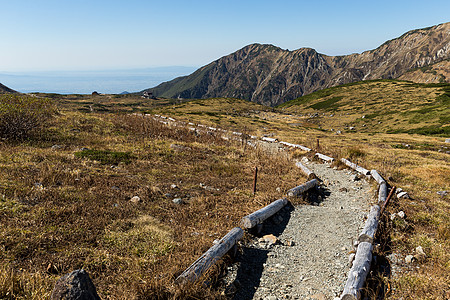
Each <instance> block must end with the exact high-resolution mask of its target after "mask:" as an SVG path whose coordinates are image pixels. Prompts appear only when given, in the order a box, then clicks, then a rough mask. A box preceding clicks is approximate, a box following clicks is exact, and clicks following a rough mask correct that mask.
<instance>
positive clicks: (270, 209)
mask: <svg viewBox="0 0 450 300" xmlns="http://www.w3.org/2000/svg"><path fill="white" fill-rule="evenodd" d="M287 203H288V200H287V199H286V198H283V199H278V200H277V201H274V202H272V203H271V204H269V205H267V206H265V207H263V208H261V209H260V210H257V211H255V212H254V213H252V214H249V215H248V216H245V217H243V218H242V220H241V227H243V228H253V227H255V226H256V225H258V224H260V223H262V222H264V220H266V219H268V218H270V217H271V216H273V215H274V214H276V213H277V212H278V211H279V210H280V209H282V208H283V207H284V206H285V205H286V204H287Z"/></svg>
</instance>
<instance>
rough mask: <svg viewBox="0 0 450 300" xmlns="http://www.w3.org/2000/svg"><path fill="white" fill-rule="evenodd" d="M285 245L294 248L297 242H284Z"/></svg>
mask: <svg viewBox="0 0 450 300" xmlns="http://www.w3.org/2000/svg"><path fill="white" fill-rule="evenodd" d="M284 245H285V246H288V247H293V246H295V242H294V241H292V240H286V242H284Z"/></svg>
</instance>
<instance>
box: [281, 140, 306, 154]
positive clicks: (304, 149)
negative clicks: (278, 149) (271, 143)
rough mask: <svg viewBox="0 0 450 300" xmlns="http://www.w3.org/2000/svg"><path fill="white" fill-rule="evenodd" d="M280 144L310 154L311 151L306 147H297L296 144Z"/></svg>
mask: <svg viewBox="0 0 450 300" xmlns="http://www.w3.org/2000/svg"><path fill="white" fill-rule="evenodd" d="M280 144H282V145H285V146H288V147H293V148H300V149H301V150H303V151H306V152H310V151H311V149H309V148H308V147H305V146H302V145H298V144H291V143H288V142H280Z"/></svg>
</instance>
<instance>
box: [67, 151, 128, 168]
mask: <svg viewBox="0 0 450 300" xmlns="http://www.w3.org/2000/svg"><path fill="white" fill-rule="evenodd" d="M75 156H76V157H82V158H88V159H90V160H96V161H99V162H100V163H102V164H109V165H117V164H119V163H121V162H122V163H125V164H129V163H130V162H131V159H133V158H134V157H133V156H132V155H131V153H130V152H119V151H108V150H90V149H89V150H83V151H79V152H75Z"/></svg>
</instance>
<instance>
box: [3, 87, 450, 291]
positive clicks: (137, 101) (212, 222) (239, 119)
mask: <svg viewBox="0 0 450 300" xmlns="http://www.w3.org/2000/svg"><path fill="white" fill-rule="evenodd" d="M319 93H320V92H319ZM321 93H322V94H319V95H317V94H312V95H310V96H309V98H306V99H303V100H302V98H300V99H299V100H297V105H290V104H287V105H284V106H282V107H280V108H276V109H272V108H267V107H263V106H260V105H256V104H253V103H249V102H246V101H241V100H236V99H208V100H195V101H189V102H180V101H172V100H165V99H158V100H148V99H142V98H139V97H136V96H123V97H122V96H120V97H119V96H111V95H103V96H95V97H92V96H81V95H78V96H77V95H70V96H59V95H39V96H47V97H50V98H52V99H53V101H55V103H56V105H57V107H58V113H57V115H56V116H55V117H54V118H53V119H52V120H51V121H48V122H49V123H48V124H47V125H46V126H45V128H43V129H41V130H40V131H38V132H36V133H35V134H34V135H33V136H31V137H30V138H29V139H27V140H24V141H11V140H1V141H0V261H1V263H0V265H1V267H0V299H47V298H48V297H49V295H50V293H51V290H52V288H53V285H54V283H55V281H56V280H57V279H58V278H59V277H61V276H62V275H64V274H66V273H68V272H71V271H73V270H74V269H78V268H84V269H86V270H87V271H88V273H89V274H90V275H91V277H92V278H93V281H94V283H95V285H96V287H97V290H98V292H99V294H100V296H101V298H102V299H158V298H159V299H206V298H210V299H217V298H223V297H224V296H222V295H221V291H220V288H218V287H217V286H215V285H212V286H209V287H206V288H205V287H202V286H200V285H196V286H193V287H192V288H190V289H183V290H182V289H177V288H176V287H175V286H173V279H174V278H175V277H176V276H177V275H179V274H180V273H181V272H182V271H183V270H184V269H185V268H186V267H187V266H189V264H190V263H192V262H193V261H194V260H195V259H196V258H198V257H199V256H200V255H201V254H202V253H203V252H204V251H205V250H207V249H208V248H209V247H210V246H211V245H212V242H213V240H215V239H217V238H220V237H221V236H223V235H224V234H225V233H226V232H227V231H228V230H230V229H231V228H233V227H234V226H237V225H238V222H239V220H240V219H241V218H242V217H243V216H244V215H246V214H248V213H250V212H252V211H254V210H256V209H259V208H261V207H262V206H264V205H265V204H268V203H269V202H271V201H273V200H276V199H278V198H280V197H282V196H283V194H284V193H285V191H286V190H287V189H289V188H291V187H293V186H295V185H298V184H300V183H303V182H304V181H306V178H305V177H304V176H302V174H301V173H300V172H299V171H298V169H296V168H295V166H294V163H293V161H292V159H293V158H296V157H301V156H302V155H305V153H302V152H297V151H293V152H290V156H275V155H272V154H270V153H265V152H264V151H262V150H261V149H256V150H255V149H253V148H250V147H248V146H247V147H246V146H244V145H243V144H241V143H239V142H229V141H225V140H222V139H220V138H217V137H215V136H213V135H207V134H201V135H196V134H194V133H193V132H191V131H189V130H187V129H184V128H178V127H172V128H170V127H166V126H163V125H162V124H160V123H158V122H155V121H153V120H152V119H151V118H148V117H143V116H142V115H131V114H129V113H131V112H147V113H157V114H163V115H167V116H172V117H174V118H176V119H178V120H183V121H190V122H196V123H202V124H205V125H209V126H215V127H221V128H225V129H229V130H235V131H241V132H245V133H248V134H253V135H259V136H261V135H263V134H267V135H271V136H274V137H277V138H278V139H280V140H284V141H287V142H293V143H299V144H303V145H305V146H308V147H310V148H313V149H316V147H317V140H319V147H320V151H321V152H322V153H325V154H329V155H332V156H333V157H335V158H340V157H352V158H353V160H356V161H357V162H358V163H359V164H360V165H362V166H364V167H366V168H368V169H377V170H378V171H379V172H380V173H381V174H382V175H383V176H384V177H385V178H386V179H387V180H388V182H389V184H391V185H392V186H397V187H401V188H402V189H404V190H405V191H407V192H408V193H409V195H410V196H411V199H394V201H393V202H392V203H391V204H390V206H389V207H388V209H387V210H388V211H387V213H386V214H390V213H395V212H398V211H400V210H403V211H404V212H405V214H406V218H405V220H404V221H403V222H397V221H394V222H391V221H389V219H388V218H387V220H386V224H385V225H386V230H385V231H384V234H385V237H384V238H383V239H382V240H383V241H384V242H385V243H386V244H385V245H382V247H381V248H380V250H379V251H380V253H378V255H379V256H383V255H385V254H388V252H389V251H393V252H395V253H399V254H401V255H402V257H404V256H405V255H407V254H411V253H413V250H414V249H415V248H416V247H417V246H419V245H420V246H422V247H423V249H424V251H425V253H426V255H427V258H426V259H425V260H423V261H416V262H414V263H413V264H412V265H406V264H405V265H404V266H403V268H402V272H401V273H400V274H398V275H397V276H395V277H387V276H378V277H377V280H379V281H382V282H384V283H386V286H387V287H388V290H387V292H388V293H387V296H386V299H400V298H403V299H448V298H450V294H449V292H448V291H449V284H450V263H449V262H450V220H449V212H450V209H449V208H450V201H449V198H448V197H449V196H440V195H438V194H437V193H436V192H438V191H444V190H447V191H450V160H449V158H450V156H449V154H448V151H449V150H450V149H449V147H450V144H448V143H445V142H444V141H445V137H447V138H448V134H447V133H446V132H447V131H446V130H447V129H445V127H448V125H449V122H448V115H449V114H448V112H449V108H448V102H445V99H444V98H443V95H444V96H445V93H446V92H445V90H443V88H442V86H424V85H416V84H409V83H406V82H396V81H378V82H368V83H364V84H359V85H349V86H343V87H341V88H334V89H332V90H331V91H327V90H325V91H321ZM0 97H1V96H0ZM306 97H308V96H306ZM333 98H334V99H333ZM330 99H332V100H330ZM336 99H337V100H336ZM443 99H444V100H443ZM441 102H442V103H441ZM291 104H292V103H291ZM311 106H312V107H311ZM419 108H420V109H419ZM315 112H317V113H318V114H319V115H318V116H316V117H311V114H313V113H315ZM347 113H348V114H347ZM331 114H332V115H333V116H332V117H330V115H331ZM363 115H364V116H365V118H362V116H363ZM421 116H424V117H422V118H420V117H421ZM363 125H365V126H363ZM349 127H354V128H355V129H349ZM423 128H425V129H427V128H432V131H430V132H431V133H430V132H428V135H424V134H427V131H426V130H425V131H423ZM442 128H444V129H442ZM331 129H333V131H332V130H331ZM410 129H414V130H418V131H417V132H419V131H420V130H422V131H420V132H421V133H422V135H419V134H416V133H414V132H407V131H408V130H410ZM338 130H340V131H341V133H340V134H337V133H336V132H337V131H338ZM82 148H87V149H88V150H86V149H84V151H81V149H82ZM446 151H447V152H446ZM256 166H257V167H258V168H259V170H260V176H259V183H258V192H257V194H256V195H255V196H254V195H252V193H251V189H252V180H253V178H252V176H253V169H254V167H256ZM200 183H202V184H204V185H206V186H208V187H211V188H210V189H205V188H203V187H201V186H200ZM172 185H176V186H177V187H176V188H172V187H171V186H172ZM277 188H280V189H281V192H277ZM280 189H278V190H280ZM168 194H170V195H168ZM133 196H139V197H140V199H141V201H140V202H138V203H133V202H131V201H130V199H131V198H132V197H133ZM175 197H179V198H182V199H183V201H184V202H185V203H184V204H182V205H177V204H174V203H173V202H172V199H173V198H175ZM226 260H227V258H225V263H226ZM221 266H223V263H222V264H219V266H218V267H217V268H215V269H214V270H212V271H211V274H210V275H211V277H212V278H217V274H219V273H220V269H221ZM374 276H375V275H374ZM373 293H376V291H374V292H373ZM373 298H374V299H375V296H373Z"/></svg>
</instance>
